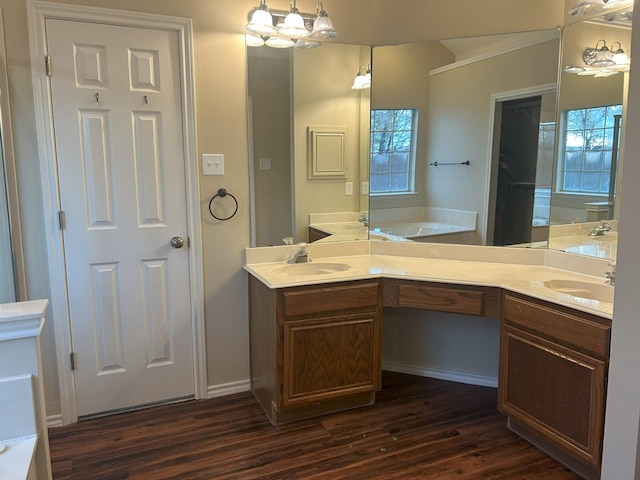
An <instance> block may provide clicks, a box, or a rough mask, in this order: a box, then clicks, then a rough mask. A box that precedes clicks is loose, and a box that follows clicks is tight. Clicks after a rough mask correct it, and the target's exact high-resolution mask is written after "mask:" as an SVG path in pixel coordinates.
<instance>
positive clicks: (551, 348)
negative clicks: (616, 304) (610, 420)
mask: <svg viewBox="0 0 640 480" xmlns="http://www.w3.org/2000/svg"><path fill="white" fill-rule="evenodd" d="M610 336H611V322H610V321H609V320H606V319H603V318H600V317H596V316H593V315H589V314H586V313H584V314H583V313H579V312H576V311H574V310H571V309H566V308H562V307H559V306H557V305H553V304H549V303H546V302H542V301H538V300H533V299H530V298H527V297H524V296H520V295H516V294H511V293H505V294H504V298H503V304H502V327H501V340H500V377H499V381H498V407H499V409H500V410H501V411H502V412H504V413H505V414H506V415H507V416H508V417H509V425H510V427H511V429H512V430H514V431H515V432H517V433H518V434H520V435H521V436H523V437H525V438H526V439H527V440H529V441H531V442H532V443H533V444H534V445H537V446H538V447H539V448H541V449H542V450H544V451H546V452H547V453H549V454H550V455H552V456H554V457H556V458H557V459H558V460H560V461H561V462H563V463H564V464H565V465H567V466H569V467H570V468H572V469H573V470H575V471H576V472H578V473H579V474H581V475H582V476H583V477H585V478H588V479H589V478H599V476H600V474H599V472H600V465H601V454H602V439H603V434H604V411H605V392H606V381H607V370H608V361H609V342H610Z"/></svg>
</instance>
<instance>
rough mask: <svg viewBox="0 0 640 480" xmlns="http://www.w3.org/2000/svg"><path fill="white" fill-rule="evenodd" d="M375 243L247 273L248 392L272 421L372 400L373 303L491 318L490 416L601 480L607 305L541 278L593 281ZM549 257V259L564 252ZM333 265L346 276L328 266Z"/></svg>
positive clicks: (542, 268) (377, 360) (376, 358)
mask: <svg viewBox="0 0 640 480" xmlns="http://www.w3.org/2000/svg"><path fill="white" fill-rule="evenodd" d="M385 244H386V242H382V243H380V242H370V244H369V245H370V247H369V248H370V249H371V250H370V251H369V253H368V255H349V254H348V252H347V255H346V256H343V257H332V258H320V257H319V255H318V253H322V252H323V250H322V249H325V250H327V251H329V250H332V251H335V249H336V248H339V247H336V246H333V247H328V246H322V247H319V248H316V250H315V251H314V250H313V249H311V257H312V258H313V259H314V260H315V264H314V263H312V264H306V266H302V267H296V266H289V267H286V266H285V267H284V269H283V266H282V263H279V262H274V263H268V262H267V263H256V264H253V265H252V264H248V265H247V266H246V267H245V268H246V269H247V270H248V271H249V273H250V275H249V289H250V296H249V299H250V302H249V303H250V309H249V311H250V315H249V316H250V335H251V344H250V345H251V382H252V389H253V392H254V394H255V396H256V398H257V399H258V401H259V402H260V404H261V405H262V407H263V408H264V410H265V412H266V413H267V415H268V416H269V419H270V420H271V422H272V423H274V424H280V423H283V422H288V421H292V420H299V419H304V418H310V417H314V416H317V415H321V414H325V413H330V412H335V411H340V410H345V409H349V408H354V407H359V406H364V405H369V404H372V403H373V402H374V401H375V391H376V390H379V389H380V387H381V384H380V379H381V353H380V345H381V338H380V337H381V333H380V332H381V328H380V327H381V321H382V308H383V307H395V308H414V309H423V310H429V311H435V312H446V313H457V314H463V315H471V316H479V317H489V318H496V319H500V321H501V339H500V365H499V378H498V405H497V408H498V409H499V410H500V411H502V412H503V413H504V414H505V415H506V416H507V418H508V426H509V428H510V429H511V430H513V431H514V432H516V433H517V434H519V435H520V436H522V437H524V438H526V439H527V440H529V441H530V442H531V443H533V444H534V445H536V446H538V447H539V448H541V449H542V450H544V451H546V452H547V453H549V454H550V455H551V456H553V457H555V458H556V459H558V460H559V461H561V462H562V463H564V464H565V465H567V466H568V467H570V468H572V469H573V470H574V471H576V472H578V473H580V474H581V475H582V476H584V477H585V478H588V479H591V478H599V471H600V464H601V452H602V439H603V430H604V411H605V397H606V381H607V370H608V363H609V344H610V336H611V319H610V317H611V309H612V305H611V303H610V302H609V301H603V300H602V299H600V300H594V299H586V298H583V297H584V296H588V294H586V293H581V294H580V295H583V297H581V298H578V297H576V296H574V295H569V294H567V293H565V292H563V291H561V290H554V288H552V287H555V285H556V284H555V283H553V281H552V280H550V279H557V278H558V277H563V280H562V282H564V283H562V285H565V286H566V285H581V286H582V287H583V288H588V286H589V285H594V291H598V289H597V288H595V286H596V285H597V286H598V287H602V286H603V285H601V284H602V283H603V281H602V282H599V283H596V282H594V279H593V277H590V276H587V275H584V274H581V273H572V272H570V271H562V270H560V269H557V268H554V267H551V266H548V265H545V262H547V261H548V260H549V259H550V258H551V257H549V258H547V257H545V253H544V252H527V253H520V252H518V254H517V255H524V257H522V258H523V259H524V258H525V257H526V256H529V257H532V258H533V257H536V258H547V260H544V261H543V262H542V265H538V264H536V263H535V262H534V261H533V260H532V259H531V258H529V259H528V260H527V261H526V262H525V263H524V264H518V263H514V262H513V259H510V260H509V261H507V260H504V261H499V262H486V261H485V262H483V261H480V260H479V259H478V258H476V259H475V260H471V261H470V260H469V259H462V258H460V260H455V259H454V260H452V259H443V258H442V257H443V255H445V254H450V253H451V251H453V250H452V248H453V249H454V250H455V248H456V247H435V246H433V245H432V246H424V245H423V246H417V245H409V246H406V247H405V248H404V249H403V250H401V251H402V252H403V254H402V255H400V254H399V251H397V249H398V248H399V247H397V246H396V247H387V246H386V245H385ZM311 247H312V246H310V248H311ZM457 248H462V249H464V248H465V247H457ZM486 248H491V247H473V249H472V250H469V251H463V250H460V251H459V252H465V253H460V255H462V256H464V255H467V256H468V255H469V254H471V255H477V254H480V255H481V256H483V255H487V254H496V251H495V250H486ZM483 249H484V250H483ZM283 251H285V250H283ZM374 252H375V254H374ZM381 252H384V253H385V254H384V255H380V253H381ZM407 252H410V253H409V256H403V255H406V253H407ZM469 252H471V253H469ZM390 253H391V254H390ZM418 255H424V256H431V258H423V257H419V256H418ZM503 255H505V259H506V258H507V257H508V256H509V255H510V254H509V253H504V254H503ZM550 255H551V256H555V258H556V260H557V258H561V257H558V256H562V255H566V254H561V253H558V252H554V253H553V254H550ZM487 258H491V255H488V256H487ZM494 258H495V257H494ZM549 262H550V263H552V262H551V261H550V260H549ZM343 264H344V265H346V266H348V268H338V265H343ZM285 265H286V262H285ZM311 265H315V266H314V267H313V268H311V267H310V266H311ZM605 265H606V263H605ZM331 268H333V270H331ZM282 272H286V273H285V274H284V275H283V273H282ZM296 272H299V275H298V274H297V273H296ZM523 278H525V279H526V280H523ZM589 282H591V283H589ZM555 288H557V287H555ZM605 288H607V287H606V286H605ZM608 288H610V289H611V291H612V290H613V287H610V286H609V287H608ZM573 293H574V294H575V295H579V294H578V293H577V290H574V291H573ZM603 298H606V299H607V300H611V299H612V296H611V297H603Z"/></svg>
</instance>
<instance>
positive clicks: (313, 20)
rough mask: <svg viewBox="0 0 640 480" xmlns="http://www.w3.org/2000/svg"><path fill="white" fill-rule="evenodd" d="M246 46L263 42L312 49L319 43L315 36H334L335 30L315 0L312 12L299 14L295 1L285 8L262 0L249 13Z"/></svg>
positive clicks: (326, 37) (322, 8)
mask: <svg viewBox="0 0 640 480" xmlns="http://www.w3.org/2000/svg"><path fill="white" fill-rule="evenodd" d="M248 19H249V23H247V25H246V26H245V30H246V31H247V32H248V34H247V37H246V40H247V46H250V47H254V46H261V45H267V46H269V47H274V48H291V47H296V48H313V47H319V46H320V45H321V43H320V42H318V41H317V40H318V39H328V38H335V37H336V36H337V35H338V33H337V32H336V31H335V29H334V28H333V22H332V21H331V19H330V18H329V15H327V12H326V11H325V9H324V6H323V5H322V2H318V6H317V12H316V14H315V15H313V14H310V13H301V12H300V11H299V10H298V8H297V6H296V0H291V3H290V6H289V10H288V11H285V10H270V9H269V8H268V7H267V4H266V0H260V5H259V6H258V7H256V8H254V9H253V10H251V11H250V12H249V15H248Z"/></svg>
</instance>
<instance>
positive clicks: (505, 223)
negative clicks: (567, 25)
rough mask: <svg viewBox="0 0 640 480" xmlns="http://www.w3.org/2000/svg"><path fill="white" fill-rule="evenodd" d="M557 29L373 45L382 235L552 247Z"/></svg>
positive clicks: (373, 208) (375, 184)
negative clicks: (548, 240)
mask: <svg viewBox="0 0 640 480" xmlns="http://www.w3.org/2000/svg"><path fill="white" fill-rule="evenodd" d="M559 37H560V33H559V31H557V30H547V31H536V32H525V33H518V34H510V35H496V36H488V37H478V38H465V39H451V40H443V41H431V42H425V43H419V44H410V45H394V46H384V47H376V48H374V52H373V65H374V69H373V84H372V101H371V103H372V117H373V121H372V127H371V128H372V138H373V141H372V147H371V148H372V152H371V162H372V163H371V201H370V224H371V228H372V233H374V234H375V233H380V234H385V233H386V234H388V235H390V237H389V238H390V239H396V238H397V237H401V238H403V239H410V240H413V241H424V242H445V243H463V244H477V245H479V244H489V245H526V246H530V245H532V244H534V243H535V244H539V243H540V242H542V243H544V245H545V246H546V238H547V231H548V218H549V213H548V212H549V201H550V200H549V194H548V192H549V190H550V187H551V181H552V178H551V177H552V175H551V174H552V170H553V168H552V163H553V144H554V142H553V135H554V128H555V127H554V126H555V117H556V114H555V103H556V81H557V75H558V53H559ZM400 115H405V116H406V117H407V119H408V120H407V121H404V123H403V122H399V121H397V120H398V118H399V116H400ZM391 117H393V118H395V120H393V121H392V120H391ZM398 139H400V142H396V140H398ZM389 146H390V148H389ZM398 151H400V154H399V152H398ZM405 152H407V153H408V154H407V155H404V153H405ZM403 155H404V156H403ZM403 175H404V176H403ZM539 192H546V195H538V193H539ZM537 203H540V204H542V208H539V206H538V205H537ZM538 210H539V211H538Z"/></svg>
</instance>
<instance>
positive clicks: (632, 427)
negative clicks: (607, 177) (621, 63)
mask: <svg viewBox="0 0 640 480" xmlns="http://www.w3.org/2000/svg"><path fill="white" fill-rule="evenodd" d="M639 8H640V1H636V2H635V9H636V11H638V10H637V9H639ZM632 49H635V50H637V51H640V29H635V30H634V32H633V39H632ZM627 105H628V106H627V130H628V131H629V132H630V133H631V132H634V131H637V129H638V128H639V126H640V62H635V63H632V64H631V73H630V79H629V98H628V104H627ZM624 149H625V155H626V157H627V161H626V162H625V167H624V176H623V177H622V199H621V200H622V201H621V202H620V203H621V207H620V236H619V240H618V259H617V265H618V267H617V279H616V296H615V307H614V312H613V330H612V338H611V363H610V367H609V388H608V391H607V414H606V420H605V437H604V454H603V465H602V478H603V480H631V479H638V478H640V381H638V368H639V366H640V348H638V345H639V344H640V321H639V318H638V288H639V287H638V286H639V283H638V282H639V280H638V275H639V272H640V255H639V254H638V245H639V244H640V215H638V212H637V210H638V205H640V188H638V182H640V161H639V160H640V158H639V157H640V136H638V135H633V134H629V135H627V136H626V139H625V144H624Z"/></svg>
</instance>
